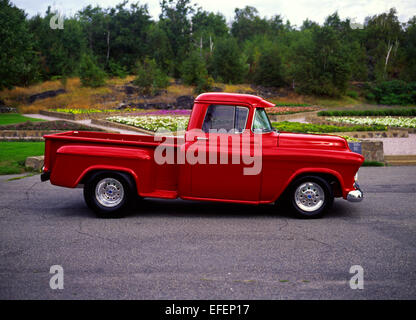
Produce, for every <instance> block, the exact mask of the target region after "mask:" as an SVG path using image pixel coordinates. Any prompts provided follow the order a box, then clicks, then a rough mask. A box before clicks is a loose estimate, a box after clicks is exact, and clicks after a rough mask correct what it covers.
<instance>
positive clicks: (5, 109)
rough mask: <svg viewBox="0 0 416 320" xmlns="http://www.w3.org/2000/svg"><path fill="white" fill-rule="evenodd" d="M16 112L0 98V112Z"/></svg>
mask: <svg viewBox="0 0 416 320" xmlns="http://www.w3.org/2000/svg"><path fill="white" fill-rule="evenodd" d="M10 112H17V110H16V108H12V107H8V106H6V104H5V103H4V101H3V100H0V113H10Z"/></svg>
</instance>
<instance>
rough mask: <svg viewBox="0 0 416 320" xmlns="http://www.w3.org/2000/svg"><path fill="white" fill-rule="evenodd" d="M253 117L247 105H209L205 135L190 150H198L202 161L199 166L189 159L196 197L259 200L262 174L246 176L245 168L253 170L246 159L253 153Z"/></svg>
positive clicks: (193, 194) (192, 190)
mask: <svg viewBox="0 0 416 320" xmlns="http://www.w3.org/2000/svg"><path fill="white" fill-rule="evenodd" d="M249 114H250V108H249V107H247V106H236V105H216V104H212V105H209V106H208V108H207V111H206V114H205V118H204V121H203V124H202V131H203V134H202V136H200V137H198V138H197V139H196V140H195V142H194V143H192V144H190V145H188V148H193V150H196V149H197V154H198V159H199V161H198V162H197V163H195V164H190V163H189V162H188V160H189V159H187V161H186V166H190V168H189V167H188V169H189V170H190V171H191V190H190V192H191V196H192V197H196V198H209V199H224V200H237V201H258V200H259V197H260V182H261V172H259V173H258V174H254V175H253V174H245V170H244V168H250V167H252V166H253V164H247V163H248V161H244V159H243V158H242V156H243V155H246V156H247V155H248V153H250V152H251V153H253V135H252V133H251V131H250V124H248V123H247V122H248V119H249ZM243 135H245V138H243ZM247 137H248V139H247ZM188 151H190V150H187V153H188ZM187 156H188V155H187ZM202 159H205V163H200V162H203V161H201V160H202ZM245 159H246V160H247V159H248V157H246V158H245ZM260 161H261V157H260Z"/></svg>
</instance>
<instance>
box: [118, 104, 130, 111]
mask: <svg viewBox="0 0 416 320" xmlns="http://www.w3.org/2000/svg"><path fill="white" fill-rule="evenodd" d="M128 107H129V105H128V104H127V103H120V104H119V105H118V106H117V107H116V109H117V110H124V109H126V108H128Z"/></svg>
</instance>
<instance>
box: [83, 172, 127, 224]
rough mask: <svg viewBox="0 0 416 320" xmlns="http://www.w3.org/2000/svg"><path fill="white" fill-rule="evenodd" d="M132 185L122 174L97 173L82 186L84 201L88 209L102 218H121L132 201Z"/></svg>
mask: <svg viewBox="0 0 416 320" xmlns="http://www.w3.org/2000/svg"><path fill="white" fill-rule="evenodd" d="M133 191H134V184H133V182H132V181H131V178H130V177H129V176H128V175H126V174H124V173H116V172H99V173H96V174H94V175H93V176H91V177H90V179H89V180H88V181H87V182H86V183H85V186H84V199H85V202H86V204H87V205H88V207H89V208H91V209H92V210H94V211H95V213H97V215H98V216H99V217H102V218H118V217H122V216H123V215H124V213H125V211H126V209H127V208H128V207H129V206H130V205H131V204H132V200H133V199H134V192H133Z"/></svg>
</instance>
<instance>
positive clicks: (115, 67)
mask: <svg viewBox="0 0 416 320" xmlns="http://www.w3.org/2000/svg"><path fill="white" fill-rule="evenodd" d="M108 70H109V73H110V74H111V75H112V76H113V77H119V78H122V79H124V78H125V77H127V70H126V68H125V67H124V66H122V65H121V64H119V63H117V62H115V61H114V60H112V59H111V60H110V61H108Z"/></svg>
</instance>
